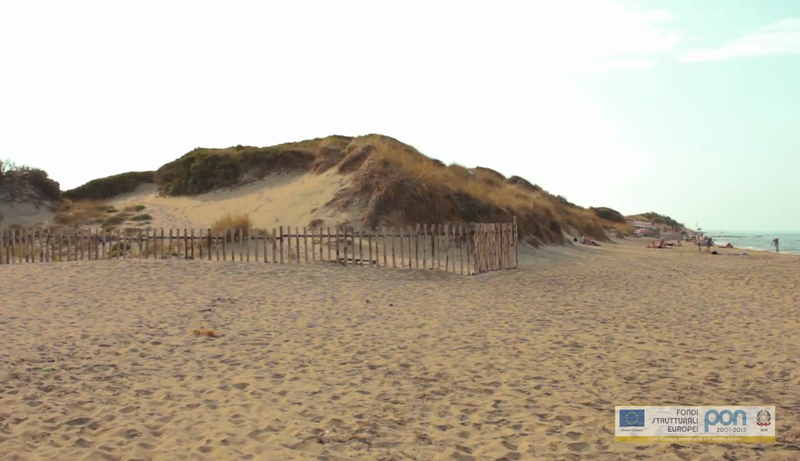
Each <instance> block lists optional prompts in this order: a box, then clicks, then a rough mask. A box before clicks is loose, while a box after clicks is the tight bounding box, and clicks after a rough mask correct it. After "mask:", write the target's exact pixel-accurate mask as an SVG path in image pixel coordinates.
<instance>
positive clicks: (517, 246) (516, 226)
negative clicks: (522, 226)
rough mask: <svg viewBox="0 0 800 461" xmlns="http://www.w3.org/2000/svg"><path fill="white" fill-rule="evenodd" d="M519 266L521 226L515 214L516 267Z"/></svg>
mask: <svg viewBox="0 0 800 461" xmlns="http://www.w3.org/2000/svg"><path fill="white" fill-rule="evenodd" d="M518 267H519V226H518V224H517V217H516V216H514V269H517V268H518Z"/></svg>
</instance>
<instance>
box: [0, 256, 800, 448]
mask: <svg viewBox="0 0 800 461" xmlns="http://www.w3.org/2000/svg"><path fill="white" fill-rule="evenodd" d="M692 250H693V249H691V248H682V249H674V250H663V251H657V250H646V249H644V248H642V247H641V245H639V244H636V245H633V244H628V245H605V246H603V247H599V248H587V247H569V248H562V249H553V248H551V249H548V250H546V251H544V252H538V254H539V255H540V256H541V258H540V259H538V260H537V259H531V258H535V256H536V255H535V254H534V255H531V254H526V258H527V262H526V263H525V264H524V265H523V267H522V268H521V269H520V270H518V271H508V272H502V273H493V274H488V275H485V276H480V277H464V276H455V275H450V274H444V273H441V272H436V271H411V270H405V271H402V270H390V269H381V270H374V269H367V268H352V267H329V266H323V265H307V266H306V265H301V266H289V265H284V266H281V265H267V264H258V263H250V264H248V263H239V262H236V263H233V262H200V261H175V260H173V261H152V260H150V261H92V262H79V263H53V264H32V265H16V266H0V292H1V293H3V295H4V296H3V302H2V304H0V311H2V312H0V314H2V315H0V335H2V337H3V338H4V347H3V348H2V350H0V366H2V371H1V372H2V375H0V379H1V381H0V459H9V460H12V459H13V460H17V459H19V460H28V459H30V460H45V459H47V460H50V459H64V460H66V459H76V460H82V459H87V460H89V459H91V460H95V459H98V460H100V459H102V460H111V459H119V460H145V459H158V460H161V459H163V460H173V459H208V460H228V459H230V460H234V459H253V460H264V459H270V460H271V459H275V460H277V459H280V460H292V459H296V460H300V459H316V460H347V459H376V460H406V459H408V460H411V459H437V460H439V459H441V460H445V459H447V460H450V459H455V460H483V459H490V460H497V459H503V460H517V459H554V460H579V459H603V460H623V459H646V460H650V459H659V460H661V459H663V460H678V461H679V460H687V461H688V460H719V459H742V460H744V459H747V460H762V459H770V460H772V459H776V460H777V459H780V460H794V459H797V453H798V452H800V423H798V421H799V419H798V418H800V412H799V411H798V408H800V400H798V394H797V389H798V386H800V367H799V366H798V363H797V357H798V353H799V352H800V350H799V349H800V345H799V344H800V342H798V341H797V331H798V323H800V320H798V319H800V302H799V301H800V300H799V299H798V295H797V291H796V288H797V286H800V276H799V275H798V274H800V271H798V269H799V268H800V258H792V257H780V256H773V255H769V254H763V255H754V256H749V257H734V256H710V255H706V254H698V253H697V252H695V251H692ZM543 261H544V262H543ZM196 328H212V329H214V330H215V331H216V332H217V333H218V334H219V335H220V337H219V338H205V337H197V336H194V335H193V334H192V331H193V330H194V329H196ZM713 403H719V404H722V403H727V404H775V405H777V406H778V412H779V413H778V414H777V415H776V421H778V422H779V426H778V439H779V442H778V443H777V444H774V445H767V446H745V445H717V446H707V445H692V446H689V445H685V446H684V445H646V446H630V445H623V444H615V443H614V442H613V424H614V405H626V404H633V405H637V404H653V405H661V404H663V405H667V404H686V405H699V404H713Z"/></svg>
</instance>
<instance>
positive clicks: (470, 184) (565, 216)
mask: <svg viewBox="0 0 800 461" xmlns="http://www.w3.org/2000/svg"><path fill="white" fill-rule="evenodd" d="M367 146H368V147H367ZM347 151H348V152H349V155H348V156H345V157H344V159H343V160H342V162H341V165H345V164H347V163H348V161H349V160H350V158H351V157H354V156H358V157H360V158H359V160H360V163H361V165H360V170H359V171H358V177H359V178H360V179H361V182H362V184H363V186H364V187H362V189H363V190H364V191H367V192H370V193H371V194H372V195H373V197H372V200H371V202H372V205H373V206H376V207H377V208H379V210H378V211H377V213H378V214H384V213H386V212H388V209H389V208H400V209H403V208H405V209H406V211H408V212H411V213H412V214H414V211H416V212H417V213H416V214H418V215H420V216H414V217H415V218H419V217H421V216H424V215H427V216H433V217H434V219H436V220H437V221H439V222H441V221H444V222H447V221H460V220H474V221H491V220H496V219H510V217H511V216H517V217H518V218H519V219H520V227H521V229H522V230H523V232H525V233H527V234H529V235H531V236H533V237H534V238H536V239H538V240H540V241H544V242H561V241H562V239H563V234H562V229H563V228H564V227H563V226H572V227H574V228H576V229H578V230H579V231H581V232H585V233H587V234H589V235H591V236H592V237H594V238H597V239H605V238H606V237H605V230H606V229H610V228H613V227H615V226H614V223H611V222H608V221H605V220H602V219H600V218H599V217H598V216H597V215H596V214H595V213H593V212H592V211H590V210H587V209H584V208H580V207H577V206H575V205H572V204H570V203H569V202H567V201H566V200H565V199H563V198H562V197H557V196H554V195H552V194H550V193H548V192H546V191H543V190H541V189H540V188H538V187H536V186H534V187H524V186H521V185H520V181H519V179H517V180H515V181H513V182H511V181H509V180H507V179H506V178H505V177H504V176H503V175H501V174H500V173H497V172H495V171H493V170H490V169H488V168H480V167H478V168H472V169H468V168H466V167H464V166H461V165H458V164H451V165H449V166H442V165H441V162H438V161H436V160H434V159H431V158H428V157H426V156H425V155H423V154H421V153H420V152H418V151H417V150H415V149H413V148H411V147H410V146H407V145H405V144H402V143H400V142H399V141H396V140H394V139H392V138H388V137H385V136H379V135H370V136H365V137H362V138H357V139H356V140H354V141H353V142H352V143H351V144H350V146H348V148H347ZM365 151H366V152H368V155H365V154H364V153H365ZM353 163H356V162H353ZM520 179H521V178H520ZM376 197H377V199H376ZM381 197H382V198H383V200H381ZM432 197H433V198H432ZM414 200H418V201H419V203H408V202H413V201H414ZM381 201H383V202H384V206H382V207H381V206H379V205H378V203H376V202H381ZM387 203H391V204H392V206H388V205H387ZM406 214H408V213H406ZM437 215H438V216H437ZM405 217H406V218H408V217H409V216H407V215H406V216H405ZM532 243H536V242H535V241H534V242H532Z"/></svg>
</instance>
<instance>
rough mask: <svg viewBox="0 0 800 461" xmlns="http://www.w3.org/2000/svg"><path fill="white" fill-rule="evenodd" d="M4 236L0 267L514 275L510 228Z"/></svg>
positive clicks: (29, 232) (28, 232)
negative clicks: (255, 267) (108, 265)
mask: <svg viewBox="0 0 800 461" xmlns="http://www.w3.org/2000/svg"><path fill="white" fill-rule="evenodd" d="M182 231H183V232H181V229H167V230H166V231H165V230H164V229H152V228H148V229H126V230H120V229H116V230H98V229H69V228H61V229H35V228H29V229H7V230H3V231H1V232H0V264H20V263H34V262H54V261H87V260H88V261H92V260H100V259H134V258H135V259H150V258H153V259H192V260H208V261H213V260H216V261H220V260H222V261H228V260H230V261H236V259H237V255H238V260H239V261H256V262H258V261H263V262H265V263H281V264H283V263H295V264H299V263H301V262H304V263H309V262H314V263H316V262H333V263H339V264H343V265H361V266H372V267H393V268H404V269H437V270H442V269H443V270H445V271H447V272H454V273H459V274H480V273H484V272H490V271H496V270H504V269H516V268H517V261H518V259H519V248H518V245H517V242H518V240H519V239H518V233H517V223H516V220H514V222H511V223H488V224H487V223H455V224H438V225H437V224H433V225H430V226H428V225H425V224H423V225H416V226H401V227H387V226H381V227H379V228H363V229H358V228H352V227H334V228H333V229H331V228H330V227H310V228H309V227H303V228H299V227H295V228H294V231H292V229H291V228H290V227H278V228H273V229H272V230H271V231H268V230H267V229H236V230H231V229H226V230H224V231H221V232H212V230H211V229H199V230H198V229H182Z"/></svg>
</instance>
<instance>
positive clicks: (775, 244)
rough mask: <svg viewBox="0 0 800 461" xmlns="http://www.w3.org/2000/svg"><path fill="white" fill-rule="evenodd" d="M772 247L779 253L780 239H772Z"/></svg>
mask: <svg viewBox="0 0 800 461" xmlns="http://www.w3.org/2000/svg"><path fill="white" fill-rule="evenodd" d="M772 246H774V247H775V253H778V237H775V238H774V239H772Z"/></svg>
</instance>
